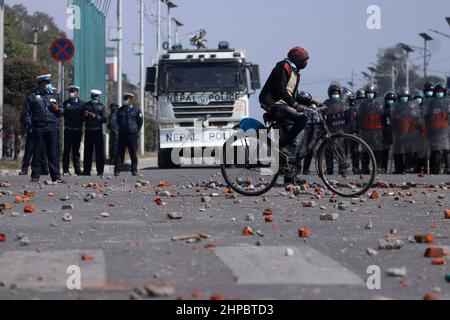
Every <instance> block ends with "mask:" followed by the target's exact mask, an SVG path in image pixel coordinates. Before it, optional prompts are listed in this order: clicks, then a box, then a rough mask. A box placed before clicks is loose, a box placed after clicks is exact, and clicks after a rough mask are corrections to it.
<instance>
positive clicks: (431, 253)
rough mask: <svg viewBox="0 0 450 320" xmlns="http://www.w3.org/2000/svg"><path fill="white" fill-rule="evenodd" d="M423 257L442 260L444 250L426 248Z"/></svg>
mask: <svg viewBox="0 0 450 320" xmlns="http://www.w3.org/2000/svg"><path fill="white" fill-rule="evenodd" d="M424 256H425V257H426V258H442V257H443V256H445V253H444V249H442V248H437V247H431V248H427V250H425V255H424Z"/></svg>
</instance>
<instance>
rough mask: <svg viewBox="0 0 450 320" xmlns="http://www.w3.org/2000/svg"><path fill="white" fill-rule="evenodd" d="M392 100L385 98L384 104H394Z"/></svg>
mask: <svg viewBox="0 0 450 320" xmlns="http://www.w3.org/2000/svg"><path fill="white" fill-rule="evenodd" d="M394 102H395V101H394V100H386V104H387V105H389V106H392V105H393V104H394Z"/></svg>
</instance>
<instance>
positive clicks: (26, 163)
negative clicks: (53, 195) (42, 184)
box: [19, 121, 49, 176]
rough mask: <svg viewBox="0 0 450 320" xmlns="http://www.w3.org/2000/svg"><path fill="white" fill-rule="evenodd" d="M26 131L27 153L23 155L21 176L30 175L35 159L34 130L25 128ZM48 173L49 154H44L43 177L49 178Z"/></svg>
mask: <svg viewBox="0 0 450 320" xmlns="http://www.w3.org/2000/svg"><path fill="white" fill-rule="evenodd" d="M22 122H23V121H22ZM25 131H26V138H25V153H24V155H23V160H22V170H21V171H20V173H19V175H20V176H27V175H28V168H29V167H30V165H31V160H32V158H33V152H34V143H33V128H32V127H28V128H25ZM48 173H49V172H48V162H47V154H46V153H45V152H44V153H43V157H42V169H41V175H43V176H47V175H48Z"/></svg>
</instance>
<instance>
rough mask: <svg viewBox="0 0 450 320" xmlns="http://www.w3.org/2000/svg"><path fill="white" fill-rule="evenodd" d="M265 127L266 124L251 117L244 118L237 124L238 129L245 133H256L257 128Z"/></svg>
mask: <svg viewBox="0 0 450 320" xmlns="http://www.w3.org/2000/svg"><path fill="white" fill-rule="evenodd" d="M265 128H266V126H265V125H264V124H263V123H262V122H260V121H258V120H256V119H252V118H245V119H243V120H242V121H241V123H240V124H239V129H241V130H242V131H243V132H244V133H246V134H247V133H249V134H251V133H252V132H256V133H257V132H258V131H259V130H262V129H265Z"/></svg>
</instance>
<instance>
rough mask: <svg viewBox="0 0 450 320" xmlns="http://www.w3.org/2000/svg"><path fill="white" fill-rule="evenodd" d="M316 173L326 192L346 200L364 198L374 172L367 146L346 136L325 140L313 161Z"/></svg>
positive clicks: (335, 136)
mask: <svg viewBox="0 0 450 320" xmlns="http://www.w3.org/2000/svg"><path fill="white" fill-rule="evenodd" d="M316 162H317V163H316V166H317V171H318V174H319V176H320V178H321V179H322V180H323V182H324V183H325V185H326V186H327V188H329V189H330V190H331V191H332V192H333V193H335V194H337V195H339V196H341V197H346V198H351V197H357V196H361V195H363V194H365V193H366V192H367V191H369V189H370V188H371V186H372V185H373V183H374V181H375V177H376V172H377V163H376V159H375V156H374V154H373V152H372V150H371V149H370V147H369V145H368V144H367V143H366V142H365V141H364V140H362V139H360V138H358V137H356V136H354V135H350V134H337V135H333V136H332V137H331V138H329V139H326V140H325V141H324V143H323V144H322V145H321V147H320V148H319V151H318V154H317V158H316Z"/></svg>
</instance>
